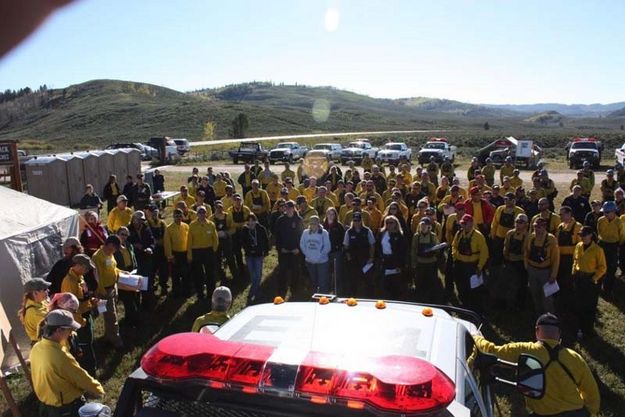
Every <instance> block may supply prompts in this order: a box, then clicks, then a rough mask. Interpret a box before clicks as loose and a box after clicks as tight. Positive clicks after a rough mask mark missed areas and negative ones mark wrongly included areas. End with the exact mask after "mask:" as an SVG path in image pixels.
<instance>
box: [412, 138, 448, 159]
mask: <svg viewBox="0 0 625 417" xmlns="http://www.w3.org/2000/svg"><path fill="white" fill-rule="evenodd" d="M431 157H434V160H435V161H436V162H438V163H441V162H443V161H444V160H445V158H447V159H449V160H450V161H451V162H454V160H455V159H456V147H455V146H453V145H450V144H449V142H447V139H445V138H432V139H430V140H428V141H427V143H426V144H425V145H423V147H421V149H420V150H419V157H418V159H419V163H420V164H426V163H428V162H430V158H431Z"/></svg>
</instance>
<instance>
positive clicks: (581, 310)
mask: <svg viewBox="0 0 625 417" xmlns="http://www.w3.org/2000/svg"><path fill="white" fill-rule="evenodd" d="M580 236H581V239H582V241H581V242H579V243H578V244H577V245H576V246H575V251H574V253H573V288H574V296H573V299H574V311H575V313H576V316H577V325H578V327H579V332H578V334H577V336H578V339H580V338H582V337H584V335H587V336H590V335H593V334H594V332H595V330H594V324H595V317H596V316H597V302H598V301H599V292H600V291H601V285H600V283H599V280H600V279H601V278H602V277H603V276H604V275H605V273H606V271H607V269H608V268H607V264H606V258H605V254H604V252H603V249H601V247H600V246H599V245H597V244H596V243H595V242H594V233H593V230H592V227H590V226H584V227H582V230H581V232H580Z"/></svg>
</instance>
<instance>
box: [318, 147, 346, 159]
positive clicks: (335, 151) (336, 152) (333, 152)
mask: <svg viewBox="0 0 625 417" xmlns="http://www.w3.org/2000/svg"><path fill="white" fill-rule="evenodd" d="M312 150H315V151H317V150H321V151H326V152H327V153H328V155H329V158H330V160H332V161H340V160H341V153H342V152H343V147H342V146H341V144H340V143H318V144H316V145H315V146H313V148H312Z"/></svg>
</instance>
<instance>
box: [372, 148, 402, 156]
mask: <svg viewBox="0 0 625 417" xmlns="http://www.w3.org/2000/svg"><path fill="white" fill-rule="evenodd" d="M400 152H401V151H396V150H394V149H384V150H381V151H380V152H378V154H380V155H387V154H391V155H392V154H396V153H400Z"/></svg>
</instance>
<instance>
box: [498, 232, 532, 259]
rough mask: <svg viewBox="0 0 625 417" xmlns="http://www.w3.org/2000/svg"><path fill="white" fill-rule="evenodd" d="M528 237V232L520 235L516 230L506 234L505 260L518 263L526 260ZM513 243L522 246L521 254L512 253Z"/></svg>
mask: <svg viewBox="0 0 625 417" xmlns="http://www.w3.org/2000/svg"><path fill="white" fill-rule="evenodd" d="M527 236H528V233H527V231H525V232H521V233H519V232H517V231H516V230H515V229H512V230H509V231H508V233H506V238H505V239H504V241H503V257H504V259H505V260H507V261H512V262H518V261H523V260H524V259H525V251H526V249H527ZM513 241H517V243H518V244H519V246H520V249H521V253H514V252H511V251H510V248H511V247H512V242H513Z"/></svg>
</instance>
